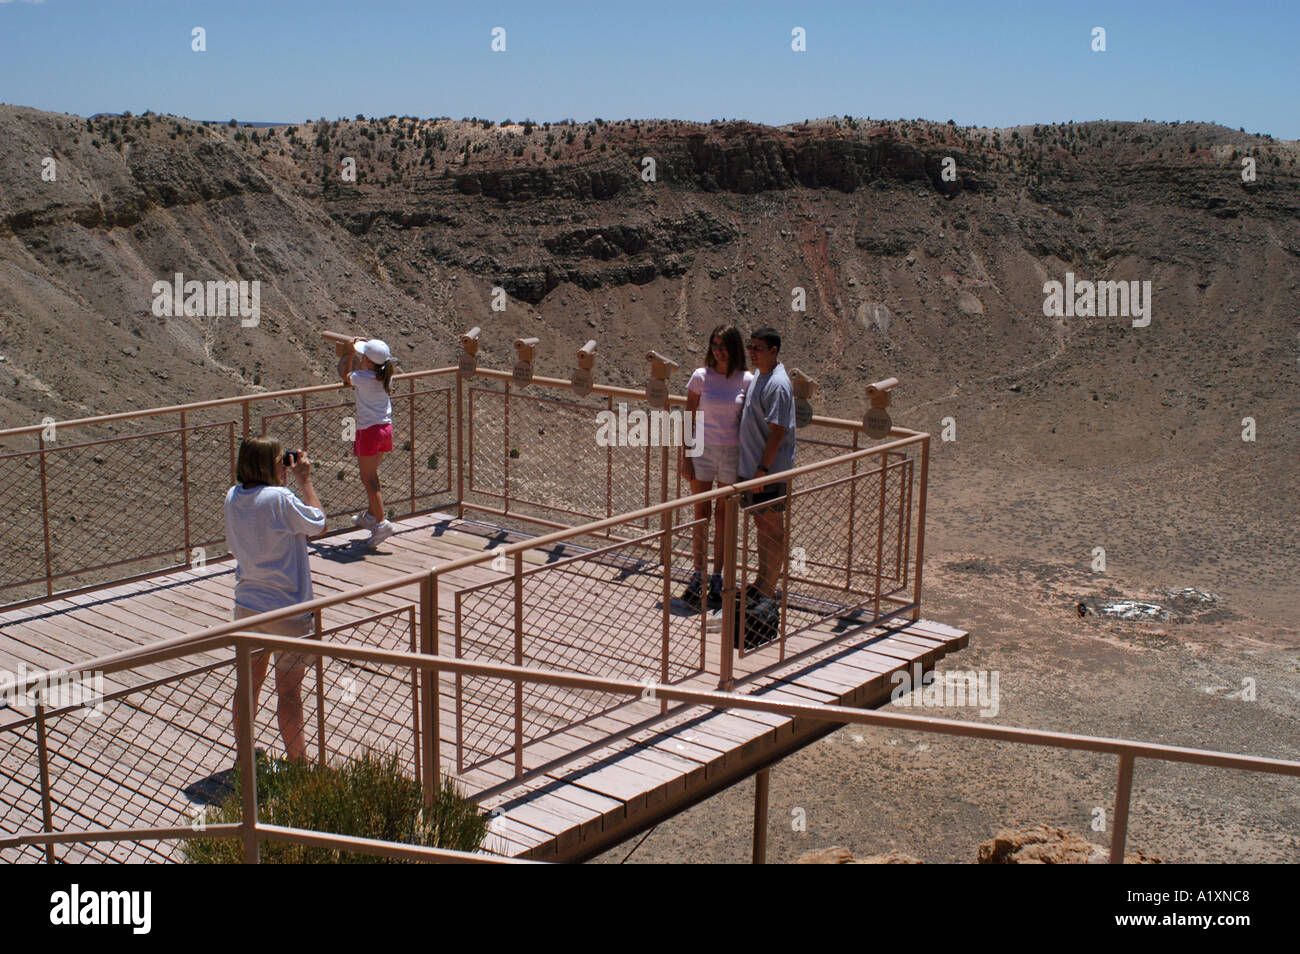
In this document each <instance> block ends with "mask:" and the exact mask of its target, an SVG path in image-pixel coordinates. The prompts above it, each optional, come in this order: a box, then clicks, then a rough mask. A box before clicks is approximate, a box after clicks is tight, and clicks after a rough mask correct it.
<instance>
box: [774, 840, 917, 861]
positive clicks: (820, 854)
mask: <svg viewBox="0 0 1300 954" xmlns="http://www.w3.org/2000/svg"><path fill="white" fill-rule="evenodd" d="M794 863H795V864H797V865H919V864H922V862H921V861H920V859H917V858H913V857H912V856H911V855H908V854H904V853H903V852H901V851H899V850H898V849H896V848H895V849H894V850H892V851H887V852H885V854H883V855H868V856H867V857H865V858H854V857H853V852H851V851H849V850H848V849H847V848H842V847H839V846H838V845H837V846H836V847H834V848H821V849H819V850H817V851H807V852H804V853H803V854H802V855H800V856H799V857H798V858H796V859H795V862H794Z"/></svg>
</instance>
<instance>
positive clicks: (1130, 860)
mask: <svg viewBox="0 0 1300 954" xmlns="http://www.w3.org/2000/svg"><path fill="white" fill-rule="evenodd" d="M1109 860H1110V849H1108V848H1103V847H1102V846H1101V845H1095V844H1093V843H1092V842H1090V841H1088V840H1087V839H1086V838H1082V837H1080V836H1079V835H1076V834H1074V833H1073V832H1071V831H1067V830H1066V829H1064V828H1052V827H1050V826H1048V825H1035V826H1033V827H1032V828H1026V829H1024V830H1022V831H1012V830H1010V829H1003V830H1002V831H1000V832H998V833H997V834H996V835H994V836H993V839H992V840H991V841H986V842H984V843H983V844H982V845H980V846H979V855H978V858H977V861H978V862H979V864H982V865H1086V864H1106V863H1107V862H1108V861H1109ZM1124 863H1125V864H1129V865H1135V864H1161V861H1160V859H1159V858H1155V857H1152V856H1149V855H1144V854H1142V853H1141V852H1130V853H1128V854H1125V855H1124Z"/></svg>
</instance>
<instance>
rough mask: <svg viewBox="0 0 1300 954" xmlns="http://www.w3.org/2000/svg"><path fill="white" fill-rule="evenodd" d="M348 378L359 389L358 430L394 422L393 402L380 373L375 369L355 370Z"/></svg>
mask: <svg viewBox="0 0 1300 954" xmlns="http://www.w3.org/2000/svg"><path fill="white" fill-rule="evenodd" d="M348 380H349V381H351V382H352V386H353V387H354V388H356V391H357V430H359V431H364V430H365V429H366V428H367V427H374V426H375V425H376V424H391V423H393V404H392V402H391V401H389V400H388V392H387V391H385V390H384V382H382V381H380V380H379V375H377V374H375V372H373V371H353V372H352V373H351V374H349V375H348Z"/></svg>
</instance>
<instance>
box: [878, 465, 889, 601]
mask: <svg viewBox="0 0 1300 954" xmlns="http://www.w3.org/2000/svg"><path fill="white" fill-rule="evenodd" d="M888 464H889V453H888V451H881V452H880V505H879V506H878V507H877V508H876V608H875V618H876V619H880V589H881V581H882V579H883V578H884V574H885V487H886V485H887V484H888V482H889V468H888Z"/></svg>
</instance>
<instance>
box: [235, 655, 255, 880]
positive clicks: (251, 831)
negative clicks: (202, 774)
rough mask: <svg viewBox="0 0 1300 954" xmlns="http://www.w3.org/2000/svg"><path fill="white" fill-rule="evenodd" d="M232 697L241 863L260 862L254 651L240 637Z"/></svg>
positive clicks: (251, 863)
mask: <svg viewBox="0 0 1300 954" xmlns="http://www.w3.org/2000/svg"><path fill="white" fill-rule="evenodd" d="M235 666H236V670H235V698H236V699H237V700H238V701H239V711H240V712H241V713H243V718H241V719H240V720H239V726H238V729H239V732H238V738H237V739H236V740H235V742H236V746H237V750H238V756H237V757H238V759H239V783H240V795H241V798H240V803H241V807H242V815H241V816H240V820H239V829H240V837H241V838H243V841H244V864H247V865H255V864H257V863H258V862H259V860H260V856H259V850H258V844H257V758H256V756H255V754H254V752H253V718H254V717H255V715H256V713H254V712H253V655H252V652H251V651H250V650H249V647H248V642H247V641H246V640H243V639H240V640H238V641H237V642H236V643H235Z"/></svg>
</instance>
